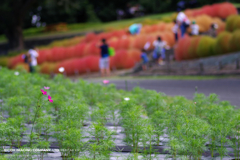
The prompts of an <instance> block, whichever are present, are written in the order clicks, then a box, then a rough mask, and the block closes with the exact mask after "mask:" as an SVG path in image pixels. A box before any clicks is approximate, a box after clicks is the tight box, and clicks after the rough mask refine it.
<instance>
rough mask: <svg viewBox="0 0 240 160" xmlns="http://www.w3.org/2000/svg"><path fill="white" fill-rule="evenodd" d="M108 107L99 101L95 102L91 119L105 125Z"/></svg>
mask: <svg viewBox="0 0 240 160" xmlns="http://www.w3.org/2000/svg"><path fill="white" fill-rule="evenodd" d="M108 112H109V110H108V107H107V106H106V105H103V104H101V103H98V104H97V107H96V108H95V109H94V110H93V112H92V114H91V117H92V120H93V121H98V122H100V123H101V124H102V125H105V124H106V123H107V119H108V118H109V117H108Z"/></svg>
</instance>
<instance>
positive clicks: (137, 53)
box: [128, 49, 141, 62]
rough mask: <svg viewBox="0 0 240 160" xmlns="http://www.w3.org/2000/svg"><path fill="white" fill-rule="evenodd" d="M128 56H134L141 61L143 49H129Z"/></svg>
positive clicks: (137, 60)
mask: <svg viewBox="0 0 240 160" xmlns="http://www.w3.org/2000/svg"><path fill="white" fill-rule="evenodd" d="M128 57H130V58H132V59H133V60H134V61H135V62H139V61H140V60H141V51H140V50H138V49H130V50H128Z"/></svg>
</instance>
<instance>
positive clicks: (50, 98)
mask: <svg viewBox="0 0 240 160" xmlns="http://www.w3.org/2000/svg"><path fill="white" fill-rule="evenodd" d="M48 101H49V102H51V103H53V100H52V97H51V96H50V95H48Z"/></svg>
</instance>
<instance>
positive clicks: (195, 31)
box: [191, 21, 199, 36]
mask: <svg viewBox="0 0 240 160" xmlns="http://www.w3.org/2000/svg"><path fill="white" fill-rule="evenodd" d="M191 35H192V36H197V35H199V26H198V25H197V24H196V22H195V21H192V25H191Z"/></svg>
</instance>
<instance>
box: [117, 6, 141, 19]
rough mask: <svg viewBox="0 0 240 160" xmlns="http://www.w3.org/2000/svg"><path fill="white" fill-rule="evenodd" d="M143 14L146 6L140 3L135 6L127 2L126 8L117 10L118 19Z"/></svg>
mask: <svg viewBox="0 0 240 160" xmlns="http://www.w3.org/2000/svg"><path fill="white" fill-rule="evenodd" d="M143 15H144V8H143V7H142V6H141V5H140V4H136V5H133V6H131V5H130V4H127V6H126V8H125V9H124V10H122V9H118V10H117V19H118V20H121V19H127V18H133V17H140V16H143Z"/></svg>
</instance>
